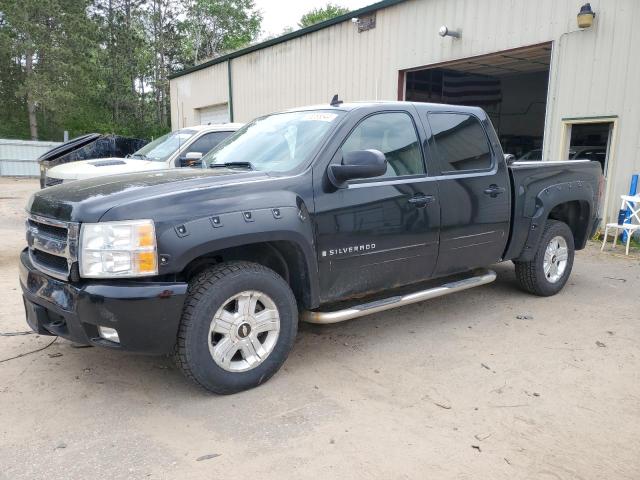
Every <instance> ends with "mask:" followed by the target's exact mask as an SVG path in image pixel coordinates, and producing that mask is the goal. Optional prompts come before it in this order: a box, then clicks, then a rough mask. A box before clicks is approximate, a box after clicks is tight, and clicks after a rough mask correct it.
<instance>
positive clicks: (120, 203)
mask: <svg viewBox="0 0 640 480" xmlns="http://www.w3.org/2000/svg"><path fill="white" fill-rule="evenodd" d="M202 163H203V168H201V169H173V170H160V171H151V172H144V173H136V174H125V175H116V176H112V177H105V178H96V179H88V180H81V181H77V182H72V183H69V184H63V185H59V186H55V187H51V188H47V189H44V190H41V191H39V192H38V193H35V194H34V195H33V196H32V197H31V199H30V200H29V202H28V205H27V213H28V220H27V241H28V248H26V249H25V250H24V251H23V252H22V254H21V268H20V282H21V285H22V290H23V293H24V300H25V307H26V312H27V321H28V323H29V325H30V326H31V328H32V329H33V330H35V331H36V332H38V333H40V334H44V335H59V336H62V337H64V338H67V339H70V340H73V341H75V342H81V343H85V344H91V345H98V346H102V347H107V348H111V349H113V350H125V351H134V352H144V353H150V354H172V355H173V356H174V358H175V360H176V362H177V364H178V366H179V367H180V369H181V370H182V371H183V372H184V373H185V374H186V376H187V377H189V378H190V379H192V380H193V381H195V382H196V383H197V384H199V385H201V386H202V387H204V388H206V389H208V390H210V391H213V392H217V393H232V392H237V391H240V390H244V389H248V388H251V387H255V386H257V385H259V384H261V383H262V382H264V381H266V380H267V379H268V378H270V377H271V376H272V375H273V374H274V373H275V372H276V371H277V370H278V369H279V368H280V366H281V365H282V364H283V362H284V361H285V359H286V358H287V355H288V353H289V351H290V350H291V347H292V345H293V343H294V339H295V337H296V332H297V328H298V320H299V319H301V320H305V321H309V322H314V323H321V324H322V323H332V322H338V321H342V320H347V319H350V318H355V317H359V316H362V315H366V314H368V313H373V312H379V311H382V310H387V309H390V308H393V307H397V306H401V305H406V304H409V303H412V302H416V301H422V300H425V299H429V298H432V297H436V296H439V295H444V294H447V293H453V292H458V291H461V290H464V289H467V288H471V287H475V286H478V285H482V284H486V283H489V282H491V281H492V280H494V279H495V276H496V274H495V273H494V272H493V271H491V270H489V269H487V267H489V266H490V265H491V264H494V263H496V262H503V261H507V260H511V261H513V262H514V263H515V269H516V274H517V275H516V276H517V279H518V282H519V284H520V286H521V287H522V288H523V289H524V290H526V291H528V292H531V293H532V294H535V295H540V296H548V295H554V294H556V293H558V292H559V291H560V290H561V289H562V287H563V286H564V285H565V283H566V282H567V279H568V278H569V275H570V273H571V267H572V265H573V261H574V251H575V250H579V249H582V248H584V246H585V243H586V242H587V239H588V238H589V236H590V235H591V234H592V232H593V230H594V228H596V226H597V225H598V222H597V219H596V217H597V211H598V204H599V201H600V198H601V188H602V175H601V169H600V165H599V164H598V163H597V162H590V161H557V162H552V161H551V162H512V161H511V160H510V159H507V160H505V156H504V155H503V153H502V149H501V147H500V144H499V142H498V138H497V136H496V133H495V132H494V129H493V127H492V125H491V123H490V121H489V119H488V117H487V115H486V114H485V112H484V111H483V110H482V109H480V108H474V107H461V106H449V105H437V104H427V103H403V102H389V103H359V104H341V103H340V102H337V101H336V102H332V104H331V105H326V106H320V107H317V106H316V107H309V108H300V109H295V110H290V111H286V112H283V113H277V114H272V115H267V116H264V117H261V118H258V119H256V120H254V121H252V122H250V123H249V124H247V125H245V126H244V127H243V128H241V129H240V130H239V131H238V132H237V133H236V134H235V135H234V136H232V137H229V138H228V139H227V140H225V141H223V142H222V143H221V144H220V145H219V146H218V147H217V148H216V149H214V150H212V151H211V152H210V153H209V154H207V155H205V156H204V157H203V162H202Z"/></svg>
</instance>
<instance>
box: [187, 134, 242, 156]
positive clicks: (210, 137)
mask: <svg viewBox="0 0 640 480" xmlns="http://www.w3.org/2000/svg"><path fill="white" fill-rule="evenodd" d="M232 133H233V132H211V133H205V134H204V135H202V136H201V137H200V138H199V139H197V140H196V141H195V142H193V143H192V144H191V146H190V147H189V150H188V152H200V153H201V154H202V155H204V154H205V153H207V152H208V151H209V150H212V149H213V147H215V146H217V145H218V144H219V143H220V142H221V141H222V140H224V139H225V138H227V137H228V136H229V135H231V134H232Z"/></svg>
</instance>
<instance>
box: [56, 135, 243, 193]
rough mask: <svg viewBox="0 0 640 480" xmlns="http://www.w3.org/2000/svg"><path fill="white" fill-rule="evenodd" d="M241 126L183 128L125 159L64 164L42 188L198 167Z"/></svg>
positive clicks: (156, 140)
mask: <svg viewBox="0 0 640 480" xmlns="http://www.w3.org/2000/svg"><path fill="white" fill-rule="evenodd" d="M241 126H242V124H240V123H225V124H219V125H199V126H195V127H188V128H183V129H181V130H176V131H174V132H170V133H167V134H166V135H163V136H162V137H159V138H157V139H155V140H154V141H152V142H151V143H148V144H147V145H145V146H144V147H142V148H141V149H140V150H138V151H137V152H135V153H132V154H131V155H129V156H128V157H127V158H115V157H114V158H96V159H92V160H81V161H78V162H69V163H63V164H62V165H57V166H55V167H52V168H50V169H49V170H47V172H46V179H45V187H51V186H53V185H59V184H61V183H65V182H70V181H73V180H82V179H85V178H94V177H102V176H105V175H116V174H118V173H133V172H143V171H148V170H163V169H165V168H176V167H189V166H199V165H200V159H201V158H202V156H203V155H204V154H206V153H207V152H209V151H210V150H212V149H213V148H214V147H215V146H217V145H218V144H219V143H220V142H221V141H222V140H224V139H225V138H227V137H228V136H230V135H232V134H233V133H234V132H235V131H236V130H238V129H239V128H240V127H241Z"/></svg>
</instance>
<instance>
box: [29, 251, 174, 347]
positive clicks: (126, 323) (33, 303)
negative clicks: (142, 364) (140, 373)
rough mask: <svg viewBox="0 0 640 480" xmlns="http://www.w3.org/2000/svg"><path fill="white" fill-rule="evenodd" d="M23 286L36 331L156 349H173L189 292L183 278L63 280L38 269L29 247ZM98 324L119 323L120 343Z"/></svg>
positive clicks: (89, 341)
mask: <svg viewBox="0 0 640 480" xmlns="http://www.w3.org/2000/svg"><path fill="white" fill-rule="evenodd" d="M20 286H21V287H22V295H23V298H24V303H25V310H26V313H27V323H28V324H29V326H30V327H31V328H32V329H33V330H34V331H35V332H37V333H40V334H42V335H58V336H60V337H63V338H66V339H69V340H71V341H74V342H77V343H83V344H91V345H97V346H103V347H110V348H114V349H119V350H126V351H132V352H140V353H148V354H157V355H162V354H167V353H171V352H172V351H173V348H174V346H175V343H176V338H177V334H178V326H179V323H180V316H181V314H182V306H183V304H184V300H185V297H186V293H187V284H186V283H182V282H150V281H133V280H111V281H95V282H84V281H83V282H80V283H77V284H72V283H68V282H63V281H60V280H56V279H54V278H52V277H49V276H47V275H45V274H44V273H42V272H40V271H39V270H36V268H35V267H34V266H33V265H32V263H31V260H30V259H29V254H28V252H27V250H26V249H25V250H23V251H22V253H21V254H20ZM98 326H103V327H110V328H115V329H116V330H117V331H118V336H119V337H120V343H115V342H111V341H109V340H105V339H103V338H101V337H100V336H99V334H98Z"/></svg>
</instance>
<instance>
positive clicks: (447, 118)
mask: <svg viewBox="0 0 640 480" xmlns="http://www.w3.org/2000/svg"><path fill="white" fill-rule="evenodd" d="M429 124H430V125H431V131H432V133H433V136H434V138H435V144H436V148H437V151H438V156H439V158H440V167H441V168H442V171H443V172H459V171H461V170H487V169H489V168H491V148H490V147H489V141H488V139H487V136H486V134H485V131H484V128H482V125H481V124H480V121H479V120H478V119H477V118H476V117H474V116H473V115H467V114H463V113H430V114H429Z"/></svg>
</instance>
